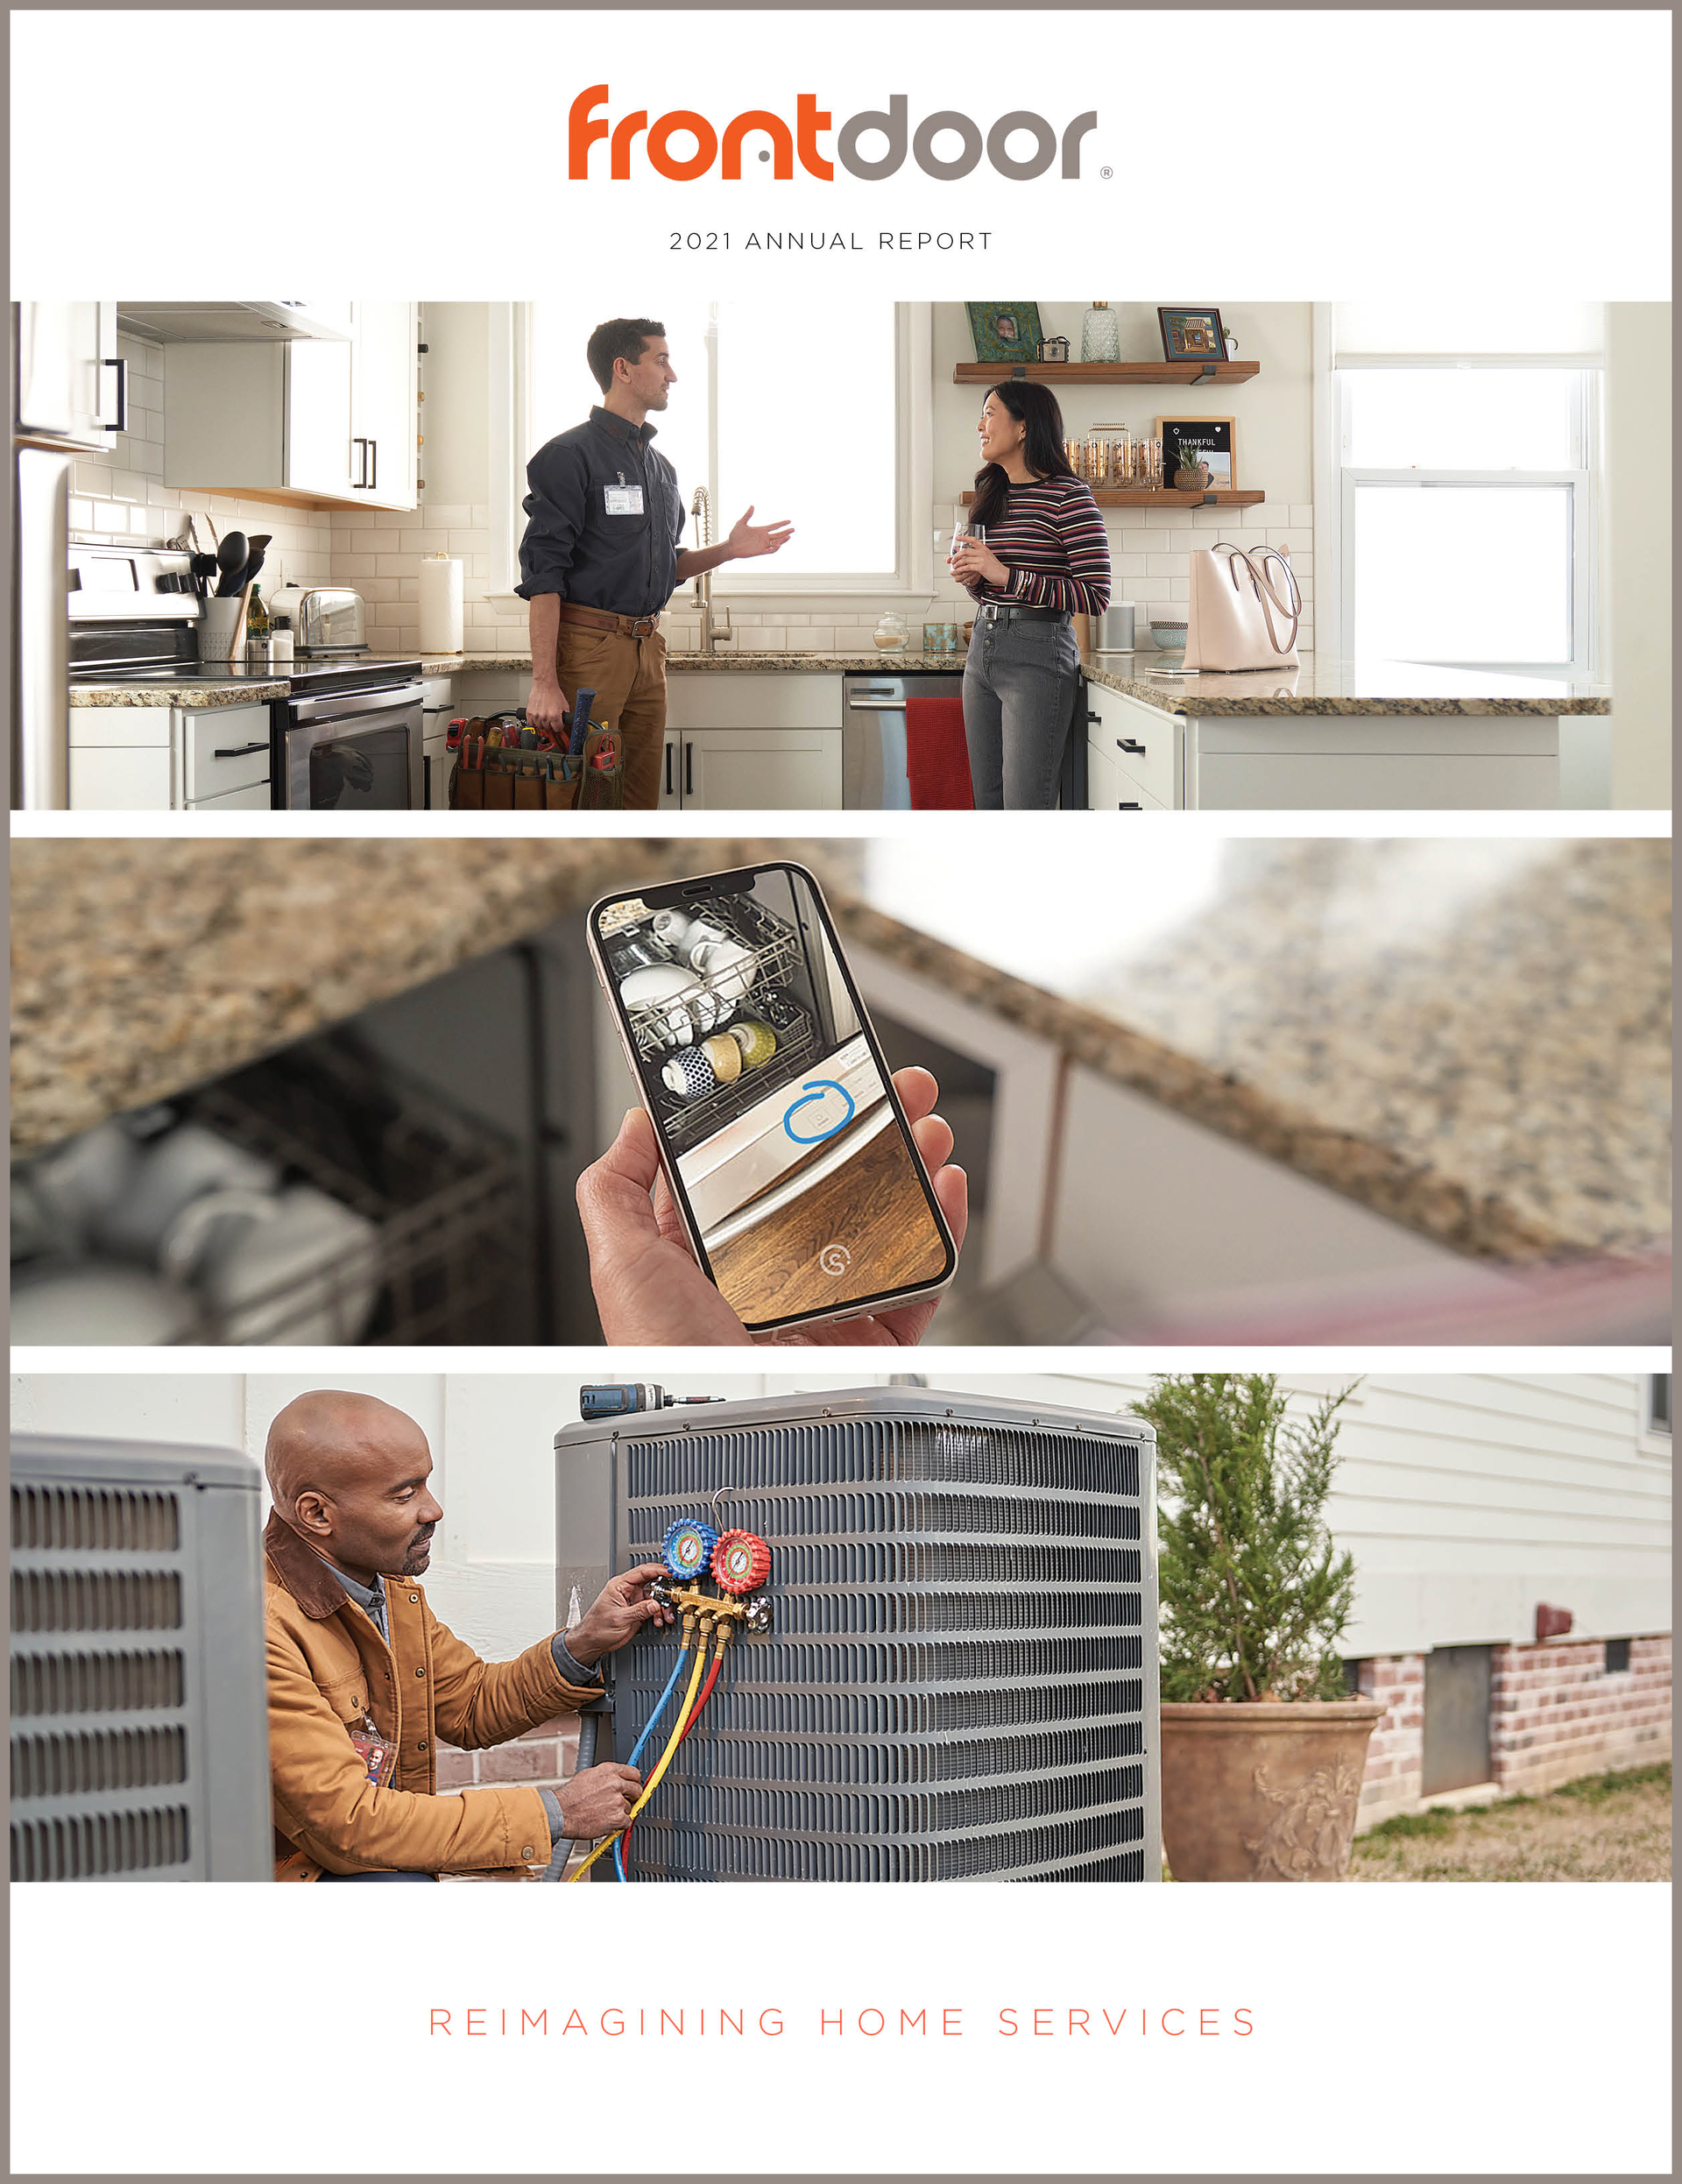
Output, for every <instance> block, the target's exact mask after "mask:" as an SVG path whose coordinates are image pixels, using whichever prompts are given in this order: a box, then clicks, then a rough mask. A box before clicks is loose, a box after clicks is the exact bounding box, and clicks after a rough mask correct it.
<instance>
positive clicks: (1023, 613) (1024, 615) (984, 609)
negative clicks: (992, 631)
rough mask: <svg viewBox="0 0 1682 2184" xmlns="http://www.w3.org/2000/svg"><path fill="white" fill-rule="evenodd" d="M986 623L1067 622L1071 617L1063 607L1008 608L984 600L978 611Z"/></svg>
mask: <svg viewBox="0 0 1682 2184" xmlns="http://www.w3.org/2000/svg"><path fill="white" fill-rule="evenodd" d="M976 614H977V616H978V618H979V619H980V620H981V621H984V622H1014V621H1018V620H1021V621H1025V622H1066V621H1068V620H1069V619H1070V617H1069V616H1068V615H1067V614H1066V613H1065V612H1064V610H1063V609H1062V608H1061V607H1030V606H1006V605H1005V604H1003V603H1002V602H1001V601H1000V600H998V599H984V600H983V601H982V602H981V604H980V605H979V607H978V608H977V609H976Z"/></svg>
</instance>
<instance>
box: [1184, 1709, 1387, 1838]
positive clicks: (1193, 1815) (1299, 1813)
mask: <svg viewBox="0 0 1682 2184" xmlns="http://www.w3.org/2000/svg"><path fill="white" fill-rule="evenodd" d="M1383 1711H1384V1709H1383V1707H1382V1706H1380V1705H1379V1704H1378V1702H1377V1701H1376V1700H1372V1699H1332V1700H1308V1701H1306V1702H1304V1704H1301V1705H1297V1706H1269V1705H1266V1704H1262V1705H1254V1706H1248V1705H1241V1704H1240V1705H1230V1704H1227V1703H1225V1702H1220V1703H1217V1704H1215V1705H1212V1706H1205V1705H1202V1704H1194V1705H1191V1706H1185V1705H1178V1706H1175V1705H1166V1704H1165V1705H1164V1706H1163V1714H1162V1719H1163V1728H1162V1749H1163V1850H1164V1851H1165V1852H1166V1854H1167V1856H1168V1862H1169V1867H1170V1870H1171V1871H1172V1873H1173V1876H1174V1878H1175V1879H1176V1880H1177V1881H1340V1880H1341V1879H1342V1878H1343V1877H1344V1874H1345V1873H1346V1871H1347V1869H1348V1866H1349V1845H1350V1843H1351V1841H1353V1837H1354V1832H1355V1809H1356V1807H1357V1806H1358V1805H1359V1804H1360V1778H1361V1774H1362V1771H1363V1770H1364V1768H1365V1766H1366V1764H1367V1742H1368V1738H1369V1737H1370V1736H1371V1735H1372V1733H1373V1725H1374V1723H1375V1721H1377V1720H1378V1718H1379V1716H1380V1715H1381V1714H1382V1713H1383Z"/></svg>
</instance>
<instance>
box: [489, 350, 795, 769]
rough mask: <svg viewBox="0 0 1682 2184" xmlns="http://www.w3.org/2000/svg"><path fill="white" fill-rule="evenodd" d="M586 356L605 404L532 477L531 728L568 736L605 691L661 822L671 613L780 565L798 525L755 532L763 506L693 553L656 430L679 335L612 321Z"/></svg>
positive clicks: (526, 563) (524, 587)
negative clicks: (567, 714)
mask: <svg viewBox="0 0 1682 2184" xmlns="http://www.w3.org/2000/svg"><path fill="white" fill-rule="evenodd" d="M585 354H586V356H587V357H589V360H590V371H591V372H592V374H593V375H594V377H595V379H596V384H597V385H598V386H599V387H600V388H601V390H602V401H601V405H600V406H599V407H598V408H596V409H592V410H591V411H590V416H589V419H588V421H586V422H585V423H583V424H582V425H575V426H574V427H573V428H572V430H571V431H570V432H563V433H562V434H560V435H559V436H558V437H557V438H555V439H554V440H551V441H549V442H547V443H546V444H545V445H544V446H543V447H541V448H540V449H538V451H537V453H536V454H535V455H534V456H533V457H532V459H531V461H530V462H529V463H527V466H526V477H527V483H528V484H529V485H530V486H531V491H530V492H529V493H527V496H526V513H527V518H528V520H527V526H526V535H525V537H524V538H523V539H522V540H521V541H520V546H519V583H518V584H517V585H516V586H515V590H517V591H518V592H519V596H520V597H521V598H522V599H527V600H529V601H530V603H531V630H532V694H531V696H530V698H529V699H528V700H527V706H526V717H527V719H528V720H529V721H530V722H531V723H532V724H533V726H534V727H537V728H553V729H557V730H558V729H559V728H560V726H561V717H562V710H563V709H569V708H570V707H571V704H572V700H573V696H574V694H575V693H576V691H578V690H580V689H593V690H594V691H595V692H596V703H595V705H594V707H593V708H592V711H593V713H594V716H595V717H596V718H597V719H598V720H604V721H607V722H610V723H611V724H614V725H616V726H617V727H618V729H619V731H620V732H621V733H622V735H623V736H624V738H625V803H626V805H627V806H628V807H630V808H632V809H635V810H639V811H652V810H653V809H654V807H655V805H656V804H657V803H658V802H660V754H661V742H662V739H663V737H664V733H665V727H666V640H665V639H664V638H663V637H662V636H661V634H660V628H659V617H660V613H661V609H662V608H663V607H664V606H665V604H666V603H667V601H668V599H669V598H670V597H671V596H672V594H673V592H674V591H675V590H676V589H677V587H678V585H679V584H681V583H687V582H688V580H689V578H690V577H691V576H699V575H700V574H701V573H702V571H703V569H717V567H718V565H719V564H720V562H734V561H746V560H749V559H751V558H752V557H753V556H754V555H760V554H774V553H775V552H776V551H777V549H778V548H779V547H781V546H782V545H783V544H784V543H785V542H786V541H788V538H789V536H790V534H791V532H792V528H793V527H792V526H791V525H789V524H788V523H767V524H760V525H755V524H754V523H753V522H752V520H751V518H752V516H753V509H752V508H750V509H749V510H748V511H747V513H746V515H745V516H743V517H742V519H741V520H740V521H739V523H738V524H737V525H736V526H735V527H734V528H733V529H732V530H731V534H730V536H729V537H728V538H727V539H725V540H724V542H723V543H722V544H721V545H718V546H709V547H703V548H688V549H682V548H680V547H679V545H678V541H679V540H680V539H681V538H682V535H683V501H682V494H681V493H680V492H679V490H678V484H677V473H676V471H675V470H673V468H672V466H671V464H670V463H668V461H667V460H666V458H665V456H663V455H661V454H658V453H657V452H656V451H655V449H654V447H653V445H652V444H651V443H652V442H653V440H654V427H653V426H652V425H651V424H649V423H648V421H647V419H648V413H649V412H650V411H651V410H654V411H659V410H663V409H664V408H665V406H666V404H667V400H668V390H669V389H670V388H671V387H673V386H674V385H675V384H676V381H677V374H676V373H675V371H673V370H672V364H671V356H670V352H669V351H668V349H667V346H666V330H665V329H664V328H663V327H662V326H661V324H660V323H659V322H658V321H657V320H655V319H609V320H608V321H607V322H606V323H605V324H604V325H602V326H598V327H597V329H596V331H595V332H594V333H593V334H592V335H591V336H590V341H589V343H588V344H587V346H586V350H585Z"/></svg>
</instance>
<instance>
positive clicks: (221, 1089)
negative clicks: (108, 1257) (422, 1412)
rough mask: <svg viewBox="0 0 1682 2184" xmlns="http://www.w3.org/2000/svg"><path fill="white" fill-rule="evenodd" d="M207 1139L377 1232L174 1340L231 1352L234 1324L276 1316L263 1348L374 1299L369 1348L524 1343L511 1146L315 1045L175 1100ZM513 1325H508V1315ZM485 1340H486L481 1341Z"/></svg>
mask: <svg viewBox="0 0 1682 2184" xmlns="http://www.w3.org/2000/svg"><path fill="white" fill-rule="evenodd" d="M179 1106H180V1111H181V1112H182V1113H184V1114H186V1115H188V1116H190V1117H191V1118H192V1119H193V1120H194V1121H197V1122H201V1123H202V1124H203V1125H204V1126H205V1127H206V1128H208V1129H212V1130H215V1131H216V1132H217V1133H218V1134H220V1135H221V1136H223V1137H226V1138H230V1139H232V1140H233V1141H234V1142H235V1143H237V1144H239V1145H243V1146H244V1147H245V1148H246V1149H248V1150H249V1151H251V1152H253V1153H258V1154H260V1155H263V1156H266V1157H267V1158H269V1159H271V1160H274V1161H278V1162H279V1163H281V1165H282V1166H283V1167H284V1168H285V1169H286V1170H289V1171H290V1172H291V1173H292V1174H293V1176H295V1177H300V1178H302V1179H303V1180H305V1181H307V1182H308V1183H311V1184H314V1186H315V1188H316V1189H317V1190H319V1191H324V1192H325V1193H326V1194H327V1195H328V1196H329V1198H336V1199H337V1200H338V1201H339V1202H340V1203H341V1204H342V1205H348V1206H350V1208H351V1209H352V1211H353V1212H357V1213H360V1214H362V1215H363V1216H364V1218H365V1219H368V1220H370V1221H371V1222H373V1223H374V1224H375V1226H376V1229H377V1233H376V1234H375V1235H374V1236H373V1238H372V1239H371V1240H370V1241H369V1242H368V1243H367V1244H366V1245H363V1246H358V1247H355V1248H353V1249H352V1250H350V1251H349V1252H347V1253H346V1254H345V1255H344V1256H343V1258H342V1259H341V1260H339V1261H338V1262H336V1263H334V1264H333V1265H332V1266H330V1267H329V1268H328V1269H324V1270H323V1269H311V1270H310V1271H309V1272H308V1273H307V1274H305V1275H302V1276H294V1277H292V1278H289V1279H288V1280H286V1281H284V1282H281V1283H277V1284H276V1286H275V1287H274V1288H273V1289H272V1290H269V1291H268V1292H266V1293H265V1295H264V1296H262V1297H247V1298H244V1299H242V1300H241V1302H240V1303H239V1304H238V1305H237V1307H235V1308H234V1310H233V1311H232V1312H231V1313H228V1314H223V1313H219V1312H217V1311H215V1310H213V1309H207V1311H205V1312H204V1313H203V1314H202V1315H201V1318H200V1319H199V1321H198V1322H197V1324H196V1325H194V1327H193V1328H192V1329H191V1330H190V1331H189V1332H187V1333H186V1334H185V1335H183V1336H182V1338H181V1339H182V1341H184V1342H187V1343H223V1342H226V1341H228V1340H230V1339H231V1338H230V1332H229V1325H230V1321H232V1320H237V1319H244V1320H247V1321H249V1319H250V1318H251V1316H252V1315H253V1314H254V1313H255V1312H257V1311H259V1310H260V1311H262V1312H263V1314H264V1315H265V1320H266V1319H268V1317H269V1315H270V1314H271V1313H272V1314H273V1318H272V1322H271V1323H270V1324H271V1325H272V1332H270V1333H269V1334H268V1336H267V1338H266V1339H267V1340H269V1341H271V1342H286V1341H288V1340H290V1339H294V1338H293V1336H292V1335H291V1334H290V1333H289V1332H288V1328H289V1325H297V1324H299V1323H300V1322H302V1321H304V1320H306V1319H314V1318H319V1316H320V1314H321V1311H322V1303H323V1299H324V1297H331V1298H332V1299H333V1300H334V1301H335V1302H338V1301H340V1300H342V1299H349V1298H351V1297H358V1296H364V1297H365V1296H366V1294H367V1293H368V1291H369V1290H370V1289H373V1290H376V1292H377V1295H376V1301H375V1304H374V1306H373V1310H372V1312H371V1315H370V1317H369V1318H368V1322H367V1325H366V1327H365V1329H364V1332H363V1334H362V1336H361V1338H360V1339H361V1341H362V1342H364V1343H367V1344H374V1345H395V1344H407V1343H439V1342H480V1343H482V1342H485V1341H525V1340H530V1339H541V1335H540V1334H539V1333H538V1331H535V1330H527V1329H525V1328H524V1327H521V1326H516V1325H513V1324H512V1320H511V1318H510V1314H511V1312H514V1311H515V1308H516V1307H517V1306H518V1304H519V1299H520V1298H521V1297H524V1296H526V1295H527V1294H529V1292H530V1290H531V1277H532V1269H533V1263H534V1244H533V1230H532V1226H531V1219H530V1213H529V1197H530V1192H529V1188H528V1184H527V1178H526V1174H525V1170H524V1167H523V1164H522V1162H521V1160H520V1156H519V1150H518V1149H517V1148H516V1147H515V1146H514V1145H513V1143H512V1141H510V1140H508V1139H507V1138H505V1137H504V1136H503V1135H502V1134H500V1133H499V1132H498V1130H497V1129H496V1128H495V1127H494V1126H492V1125H491V1124H488V1123H486V1122H484V1121H483V1120H480V1119H479V1118H478V1117H477V1115H470V1114H467V1113H463V1111H461V1110H460V1109H458V1108H456V1107H455V1106H453V1105H452V1104H451V1103H450V1102H449V1100H448V1099H445V1098H444V1097H443V1096H442V1094H441V1093H439V1092H437V1091H436V1090H435V1088H434V1087H433V1086H431V1085H423V1084H421V1083H420V1082H419V1081H418V1080H416V1079H414V1078H410V1077H408V1076H407V1075H406V1073H405V1072H403V1071H399V1070H396V1069H394V1068H392V1066H391V1065H390V1064H387V1063H385V1061H383V1060H379V1061H375V1060H372V1059H371V1058H370V1057H368V1056H367V1055H365V1054H364V1053H363V1052H362V1051H361V1050H358V1049H357V1048H356V1047H355V1046H354V1045H352V1044H351V1043H349V1042H342V1041H339V1040H336V1039H333V1038H330V1037H329V1038H326V1039H318V1040H312V1041H310V1042H308V1043H307V1044H305V1045H303V1046H300V1047H297V1048H293V1049H291V1050H288V1051H287V1052H286V1053H284V1054H281V1055H278V1056H275V1057H272V1059H270V1060H268V1061H265V1062H259V1063H258V1064H254V1065H253V1066H252V1067H251V1068H250V1069H245V1070H241V1071H239V1072H238V1073H237V1075H235V1076H232V1077H228V1078H222V1079H221V1080H220V1081H218V1082H217V1083H216V1084H213V1085H207V1086H206V1087H205V1088H204V1089H203V1090H201V1091H200V1092H194V1093H192V1094H190V1095H188V1097H187V1099H184V1100H183V1101H181V1102H180V1103H179ZM516 1316H517V1314H516ZM491 1327H494V1329H495V1330H496V1332H489V1331H488V1330H489V1329H490V1328H491Z"/></svg>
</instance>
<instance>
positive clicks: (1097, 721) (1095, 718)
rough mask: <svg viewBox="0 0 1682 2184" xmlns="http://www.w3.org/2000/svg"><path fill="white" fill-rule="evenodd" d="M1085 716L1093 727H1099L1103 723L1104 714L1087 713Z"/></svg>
mask: <svg viewBox="0 0 1682 2184" xmlns="http://www.w3.org/2000/svg"><path fill="white" fill-rule="evenodd" d="M1086 717H1087V719H1088V720H1090V721H1091V722H1092V725H1093V727H1094V728H1101V727H1102V726H1103V725H1104V716H1103V714H1102V713H1088V714H1087V716H1086Z"/></svg>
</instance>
